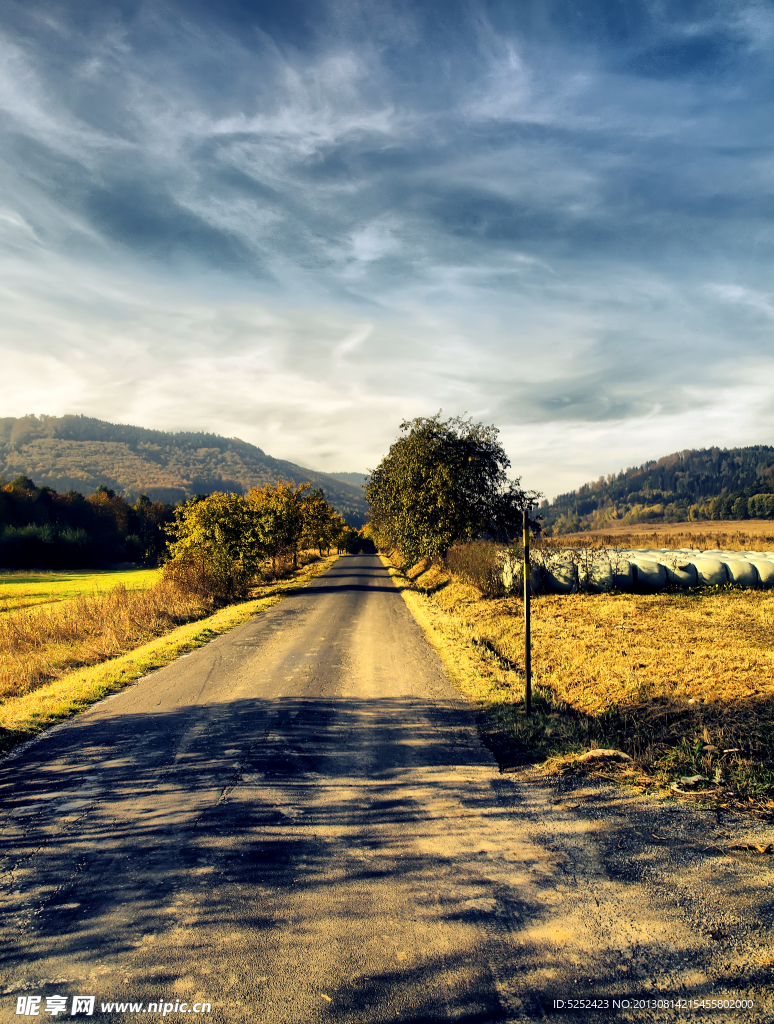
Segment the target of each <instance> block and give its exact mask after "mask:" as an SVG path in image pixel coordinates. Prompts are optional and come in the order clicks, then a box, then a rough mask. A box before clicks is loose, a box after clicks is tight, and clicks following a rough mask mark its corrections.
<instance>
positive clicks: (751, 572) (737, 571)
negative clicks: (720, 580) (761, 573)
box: [723, 558, 759, 589]
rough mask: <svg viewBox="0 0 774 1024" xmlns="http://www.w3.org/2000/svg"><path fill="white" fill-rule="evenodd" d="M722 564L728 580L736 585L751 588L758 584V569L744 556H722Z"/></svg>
mask: <svg viewBox="0 0 774 1024" xmlns="http://www.w3.org/2000/svg"><path fill="white" fill-rule="evenodd" d="M723 564H724V565H725V567H726V572H727V573H728V582H729V583H735V584H736V585H737V586H738V587H748V588H749V589H753V588H754V587H757V586H758V582H759V580H758V571H757V569H756V568H755V566H754V565H753V564H752V562H748V561H747V559H746V558H744V559H742V558H724V559H723Z"/></svg>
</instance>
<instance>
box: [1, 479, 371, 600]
mask: <svg viewBox="0 0 774 1024" xmlns="http://www.w3.org/2000/svg"><path fill="white" fill-rule="evenodd" d="M358 536H359V535H358V534H357V532H356V531H355V530H353V529H352V528H351V527H349V526H348V525H347V523H346V522H345V521H344V518H343V517H342V516H341V515H340V514H339V513H338V512H337V511H336V510H335V509H334V508H333V507H332V506H331V505H330V504H329V502H328V501H327V500H326V498H325V495H324V493H323V491H322V490H321V489H320V488H312V487H311V485H310V484H308V483H306V484H301V485H299V486H295V485H293V484H291V483H287V482H282V481H279V482H278V483H277V484H276V485H275V486H271V485H266V486H264V487H258V488H253V489H252V490H251V491H250V492H249V493H248V494H247V495H242V494H238V493H235V492H231V493H215V494H209V495H198V496H196V497H194V498H192V499H190V500H189V501H187V502H186V503H185V504H183V505H179V506H176V507H173V506H172V505H168V504H164V503H162V502H154V501H151V500H150V499H149V498H148V497H147V496H146V495H141V496H140V497H139V498H138V499H137V501H135V502H134V503H133V504H130V503H129V502H128V501H126V499H125V498H124V497H123V496H122V495H120V494H116V493H115V492H114V491H112V490H110V489H108V488H106V487H98V488H97V490H96V491H95V492H94V493H93V494H90V495H89V496H88V497H84V495H82V494H80V493H78V492H76V491H68V492H67V493H66V494H61V493H59V492H57V491H54V490H52V489H51V488H50V487H36V486H35V484H34V483H33V481H32V480H30V479H29V478H27V477H24V476H20V477H17V478H16V479H15V480H13V481H11V482H10V483H4V482H0V565H2V566H6V567H8V568H22V569H23V568H53V569H66V568H84V567H87V566H96V565H103V564H106V563H108V564H109V563H115V562H122V561H132V562H141V563H143V564H145V565H148V566H155V565H158V564H160V563H165V564H167V563H168V565H169V567H168V569H167V570H166V572H167V574H168V575H169V576H176V577H177V578H178V580H179V581H181V582H182V581H183V580H184V579H187V580H188V585H191V584H192V581H193V580H194V578H197V579H198V580H199V583H200V584H201V585H202V587H204V589H205V590H207V588H209V590H210V591H211V592H212V594H213V595H214V596H215V597H216V599H217V600H225V599H226V598H228V597H229V596H235V595H237V594H241V593H242V592H243V591H244V589H245V587H246V586H248V584H249V582H250V581H251V580H252V579H254V578H255V576H256V575H257V574H258V572H259V570H261V571H269V572H271V573H273V574H275V575H279V574H282V573H283V572H284V571H286V570H287V569H288V568H292V567H294V566H295V565H296V564H297V560H298V553H299V550H301V549H302V548H305V549H309V548H314V549H316V550H318V551H319V552H320V553H322V552H323V551H327V550H329V549H330V548H331V547H333V546H337V547H340V548H347V547H351V546H352V545H353V544H354V543H356V542H357V540H358Z"/></svg>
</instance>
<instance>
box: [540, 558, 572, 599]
mask: <svg viewBox="0 0 774 1024" xmlns="http://www.w3.org/2000/svg"><path fill="white" fill-rule="evenodd" d="M543 584H544V586H545V588H546V590H548V591H550V592H551V593H553V594H574V593H575V591H576V590H577V589H578V572H577V569H576V568H575V564H574V563H573V562H554V564H553V565H551V566H550V567H546V568H544V569H543Z"/></svg>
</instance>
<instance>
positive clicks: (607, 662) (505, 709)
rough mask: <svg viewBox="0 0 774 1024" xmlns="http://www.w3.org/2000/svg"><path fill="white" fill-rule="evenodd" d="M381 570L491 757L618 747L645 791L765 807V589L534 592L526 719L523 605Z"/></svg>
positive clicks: (521, 758)
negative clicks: (474, 709) (470, 712)
mask: <svg viewBox="0 0 774 1024" xmlns="http://www.w3.org/2000/svg"><path fill="white" fill-rule="evenodd" d="M392 572H393V574H394V575H395V576H396V581H397V582H398V583H399V585H400V586H401V587H402V589H403V596H404V598H405V599H406V601H407V603H408V604H409V607H410V608H411V610H412V611H413V612H414V614H415V616H416V618H417V619H418V621H419V622H420V624H421V625H422V627H423V628H424V630H425V632H426V634H427V636H428V638H429V639H430V641H431V642H432V643H433V644H434V645H435V646H436V648H437V649H438V651H439V653H440V654H441V656H442V658H443V659H444V661H445V662H446V665H447V668H448V670H449V672H450V674H451V675H452V677H453V678H454V679H455V681H456V682H457V685H458V686H459V687H460V689H462V690H463V692H464V693H466V694H467V696H469V697H470V698H471V699H472V700H473V701H474V702H475V703H476V704H477V705H478V707H479V709H480V711H481V713H482V715H483V718H484V731H485V738H486V736H488V740H489V743H490V746H492V748H493V749H494V750H495V752H496V753H497V754H498V757H499V758H500V761H501V764H505V765H507V764H512V765H513V764H517V763H520V762H521V763H523V762H543V763H545V764H546V765H547V766H548V767H550V768H551V770H561V771H573V770H580V762H578V759H577V755H578V754H580V753H581V752H582V751H586V750H589V749H593V748H615V749H619V750H622V751H624V752H625V753H627V754H629V755H630V756H631V757H632V759H633V760H632V762H631V763H630V764H629V768H628V771H629V775H630V777H632V778H636V779H637V780H638V781H639V783H641V784H644V785H646V786H647V785H652V786H660V787H664V788H666V789H669V787H670V786H671V785H672V784H673V783H676V784H677V785H678V787H679V788H682V789H684V790H686V791H689V790H690V792H691V793H692V794H694V793H695V794H696V795H695V796H691V797H686V799H689V798H690V799H698V800H707V801H710V802H714V803H715V804H725V805H734V806H741V805H743V804H744V805H747V806H754V807H756V808H761V809H762V808H765V809H767V810H768V809H771V808H774V801H772V797H774V762H773V761H772V760H771V758H772V751H773V750H774V650H773V649H772V648H773V646H774V644H773V641H774V592H772V591H757V590H736V589H732V588H725V589H721V590H711V591H709V590H708V591H698V590H697V591H692V592H679V593H674V594H671V593H662V594H653V595H645V594H628V593H622V594H618V593H614V594H598V595H591V594H588V595H587V594H570V595H541V596H540V597H537V598H536V599H534V601H533V605H532V608H533V618H532V632H533V711H534V713H533V715H532V716H530V717H529V718H528V717H527V716H526V715H525V713H524V710H523V695H524V661H523V643H524V634H523V608H522V603H521V601H520V600H519V599H518V598H515V597H500V598H484V597H483V596H482V594H481V592H480V591H479V590H478V589H477V588H476V587H474V586H472V585H470V584H469V583H466V582H464V581H463V580H460V579H459V578H457V577H455V576H454V575H452V574H451V573H449V572H448V571H447V570H446V569H445V568H443V567H439V566H432V565H427V564H420V565H419V566H415V567H414V568H413V569H411V570H409V571H407V572H405V573H401V572H399V571H398V570H397V569H396V568H395V567H394V566H393V567H392ZM710 748H717V750H713V749H710ZM584 770H585V769H584ZM611 770H612V769H611ZM616 772H617V773H619V772H620V769H618V770H616ZM693 775H702V776H704V777H705V780H702V781H700V782H699V783H698V784H694V785H692V786H690V785H687V784H683V783H680V782H679V781H678V780H680V779H682V778H684V777H687V776H693Z"/></svg>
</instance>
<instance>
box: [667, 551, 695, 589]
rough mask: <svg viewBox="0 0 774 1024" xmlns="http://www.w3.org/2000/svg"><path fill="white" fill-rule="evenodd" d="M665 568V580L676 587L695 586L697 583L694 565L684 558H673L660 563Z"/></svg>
mask: <svg viewBox="0 0 774 1024" xmlns="http://www.w3.org/2000/svg"><path fill="white" fill-rule="evenodd" d="M661 564H662V565H663V566H664V568H665V569H666V574H667V582H668V583H671V584H672V585H673V586H676V587H686V588H687V587H695V586H697V585H698V582H699V578H698V575H697V572H696V566H695V565H693V564H692V563H691V562H687V561H686V560H685V559H683V558H681V559H674V560H673V561H669V562H666V561H665V562H662V563H661Z"/></svg>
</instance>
